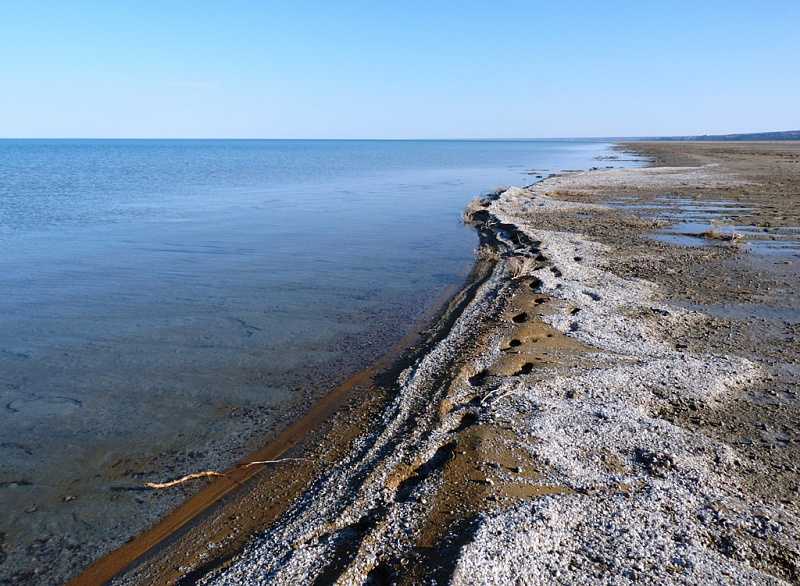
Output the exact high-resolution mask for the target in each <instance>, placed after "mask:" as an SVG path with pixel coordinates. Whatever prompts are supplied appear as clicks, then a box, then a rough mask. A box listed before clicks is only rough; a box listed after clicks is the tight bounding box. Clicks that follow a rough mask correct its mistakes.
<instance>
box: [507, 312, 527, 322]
mask: <svg viewBox="0 0 800 586" xmlns="http://www.w3.org/2000/svg"><path fill="white" fill-rule="evenodd" d="M528 319H529V317H528V312H526V311H523V312H522V313H518V314H517V315H515V316H514V317H512V318H511V321H513V322H514V323H515V324H524V323H525V322H526V321H528Z"/></svg>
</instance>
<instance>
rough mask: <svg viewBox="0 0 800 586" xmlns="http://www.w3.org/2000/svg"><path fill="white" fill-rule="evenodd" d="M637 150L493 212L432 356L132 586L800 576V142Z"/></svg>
mask: <svg viewBox="0 0 800 586" xmlns="http://www.w3.org/2000/svg"><path fill="white" fill-rule="evenodd" d="M619 148H620V149H621V150H623V151H631V152H635V153H637V154H639V155H645V156H649V157H651V158H652V159H653V163H654V166H652V167H649V168H643V169H603V170H600V169H597V170H593V171H588V172H579V173H569V174H564V175H560V176H556V177H551V178H549V179H546V180H544V181H542V182H540V183H537V184H535V185H533V186H529V187H528V188H509V189H505V190H501V191H498V192H497V193H495V194H491V195H488V196H486V197H483V198H480V199H478V200H476V201H474V202H473V203H472V204H471V205H470V207H469V209H468V210H467V212H466V214H465V216H466V219H467V220H468V221H470V222H472V223H473V224H475V226H476V229H477V230H478V232H479V234H480V237H481V247H480V249H479V251H478V259H479V260H478V263H477V265H476V269H475V271H474V273H473V276H472V279H471V280H470V282H469V283H468V285H467V286H466V287H465V288H464V289H463V290H462V291H461V293H460V294H459V295H457V296H456V297H455V298H454V299H453V301H452V302H451V303H450V304H449V305H448V307H447V308H445V310H444V311H442V312H441V313H440V315H439V318H438V319H437V320H436V321H435V322H434V325H432V326H431V328H430V329H429V330H428V331H426V332H424V334H423V335H422V336H421V338H420V341H419V343H417V344H415V345H414V347H413V348H411V349H410V350H409V351H407V352H406V353H405V354H404V356H403V358H402V359H401V360H399V361H397V362H395V363H394V364H395V368H387V369H386V370H384V371H382V374H378V373H374V376H371V377H369V379H368V380H367V379H364V380H363V381H360V383H359V384H360V386H358V388H357V389H356V390H357V391H359V392H353V393H349V394H348V395H346V397H345V398H344V399H343V400H342V402H341V406H339V407H338V410H337V411H336V414H335V415H334V416H333V417H331V418H329V419H326V420H325V422H324V424H321V425H319V426H317V427H316V428H315V429H314V430H312V432H310V433H309V435H307V436H305V439H304V440H303V441H300V442H297V443H296V444H293V446H292V447H291V449H289V450H288V451H285V452H283V453H284V454H285V455H292V456H302V457H305V458H308V460H304V461H303V463H286V464H281V465H279V466H276V467H271V468H268V469H264V470H262V471H261V472H260V473H259V474H258V476H256V478H254V479H252V480H251V481H250V482H249V483H248V484H247V485H246V486H245V488H243V489H242V490H241V491H239V493H238V496H236V497H235V498H231V499H229V500H228V501H225V500H223V501H222V502H220V503H219V504H218V505H217V506H216V507H214V508H209V509H208V510H207V511H206V512H205V514H204V515H202V516H200V517H198V518H196V519H194V520H193V521H192V523H189V524H187V526H186V527H184V530H183V531H182V532H178V533H175V534H174V535H173V537H172V539H171V540H168V541H167V542H166V543H163V544H161V546H160V547H157V548H154V549H153V550H152V551H150V553H149V555H146V556H144V557H143V558H139V559H138V563H137V564H135V565H133V566H131V567H130V568H129V569H128V571H127V572H126V573H123V574H119V575H118V576H117V578H116V579H115V583H119V584H150V583H173V584H174V583H203V584H261V583H267V582H268V583H274V584H295V583H317V584H327V583H334V582H338V583H342V584H362V583H366V584H383V583H387V584H388V583H401V584H416V583H426V582H429V583H447V582H449V583H453V584H473V583H497V584H508V583H531V584H535V583H563V584H576V583H577V584H580V583H585V584H590V583H591V584H593V583H598V582H600V583H627V582H633V581H640V580H646V581H657V582H659V583H661V582H663V583H756V584H780V583H796V582H797V581H798V580H800V542H799V541H798V537H800V517H798V515H799V514H800V511H799V510H798V506H800V486H799V485H798V484H799V483H798V481H799V480H800V468H798V462H799V461H800V459H798V455H799V454H798V446H800V443H798V440H800V437H799V436H800V425H799V424H800V395H798V393H799V392H800V389H798V384H797V381H798V380H800V377H799V376H798V375H800V344H798V334H799V333H800V331H799V330H800V323H798V322H800V296H799V292H800V256H799V255H800V253H798V252H797V251H796V250H795V244H796V240H797V239H796V237H795V236H794V235H795V230H794V228H796V227H797V226H798V225H800V218H799V217H798V209H799V207H798V206H800V146H798V145H795V144H787V143H784V144H780V145H775V144H770V143H763V144H762V143H752V144H736V145H727V144H716V145H708V144H697V143H669V144H660V143H655V144H624V145H620V147H619ZM620 156H621V157H622V156H625V155H620ZM665 164H666V165H669V166H665ZM685 224H689V225H690V226H689V227H687V226H685ZM775 243H777V244H775ZM84 583H88V582H84Z"/></svg>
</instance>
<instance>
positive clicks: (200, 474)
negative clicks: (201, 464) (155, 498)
mask: <svg viewBox="0 0 800 586" xmlns="http://www.w3.org/2000/svg"><path fill="white" fill-rule="evenodd" d="M209 476H225V475H224V474H222V473H221V472H216V471H214V470H204V471H203V472H195V473H194V474H187V475H186V476H181V477H180V478H178V479H176V480H170V481H168V482H148V483H147V484H145V486H146V487H147V488H156V489H162V488H172V487H173V486H178V485H179V484H183V483H184V482H189V481H190V480H194V479H195V478H207V477H209Z"/></svg>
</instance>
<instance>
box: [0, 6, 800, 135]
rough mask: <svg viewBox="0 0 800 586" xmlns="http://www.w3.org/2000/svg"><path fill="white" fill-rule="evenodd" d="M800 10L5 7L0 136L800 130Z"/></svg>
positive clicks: (0, 10) (1, 10) (1, 13)
mask: <svg viewBox="0 0 800 586" xmlns="http://www.w3.org/2000/svg"><path fill="white" fill-rule="evenodd" d="M799 31H800V1H799V0H786V1H783V0H775V1H770V0H763V1H756V0H749V1H738V0H728V1H725V2H722V1H717V0H694V1H692V2H683V1H673V0H669V1H660V2H650V1H647V0H634V1H624V2H623V1H614V0H605V1H603V2H596V1H585V2H562V1H554V0H547V1H545V2H539V1H534V0H529V1H519V2H518V1H514V0H507V1H502V0H495V1H493V2H490V1H485V2H473V1H469V0H462V1H458V2H455V1H453V2H445V1H437V0H427V1H420V2H417V1H415V0H402V1H397V0H394V1H391V2H389V1H381V0H372V1H363V2H360V1H359V2H355V1H347V0H337V1H330V0H328V1H325V2H309V1H302V0H294V1H291V2H289V1H287V2H269V1H267V0H262V1H257V0H253V1H249V2H247V1H240V0H225V1H220V0H216V1H204V0H192V1H186V2H184V1H180V0H168V1H167V0H165V1H160V2H156V1H149V2H148V1H142V0H140V1H138V2H127V1H124V0H104V1H96V2H89V1H80V0H70V1H68V2H65V1H63V0H58V1H53V2H43V1H36V0H27V1H22V0H17V1H12V0H0V137H87V138H94V137H107V138H122V137H142V138H179V137H184V138H215V137H219V138H236V137H241V138H522V137H587V136H653V135H686V134H704V133H728V132H749V131H765V130H793V129H799V128H800V32H799Z"/></svg>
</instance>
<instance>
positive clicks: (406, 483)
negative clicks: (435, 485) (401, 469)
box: [395, 442, 456, 502]
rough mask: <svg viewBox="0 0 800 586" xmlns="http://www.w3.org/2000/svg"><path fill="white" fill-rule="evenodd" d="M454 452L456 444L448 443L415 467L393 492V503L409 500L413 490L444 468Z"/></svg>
mask: <svg viewBox="0 0 800 586" xmlns="http://www.w3.org/2000/svg"><path fill="white" fill-rule="evenodd" d="M455 450H456V443H455V442H450V443H448V444H445V445H443V446H441V447H440V448H439V449H438V450H436V453H434V454H433V456H432V457H431V459H430V460H428V461H427V462H425V463H424V464H422V465H421V466H419V467H417V468H416V469H415V470H414V471H413V472H412V473H411V474H410V475H409V476H408V477H406V478H405V480H403V481H402V482H401V483H400V484H399V485H398V487H397V491H396V492H395V501H397V502H403V501H408V500H409V499H410V498H411V494H412V493H413V492H414V489H415V488H417V487H418V486H419V485H420V484H422V482H423V481H424V480H425V479H426V478H428V477H429V476H430V475H431V474H433V473H434V472H435V471H436V470H439V469H440V468H442V466H444V464H445V462H447V461H448V460H449V459H450V458H452V457H453V453H454V452H455Z"/></svg>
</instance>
